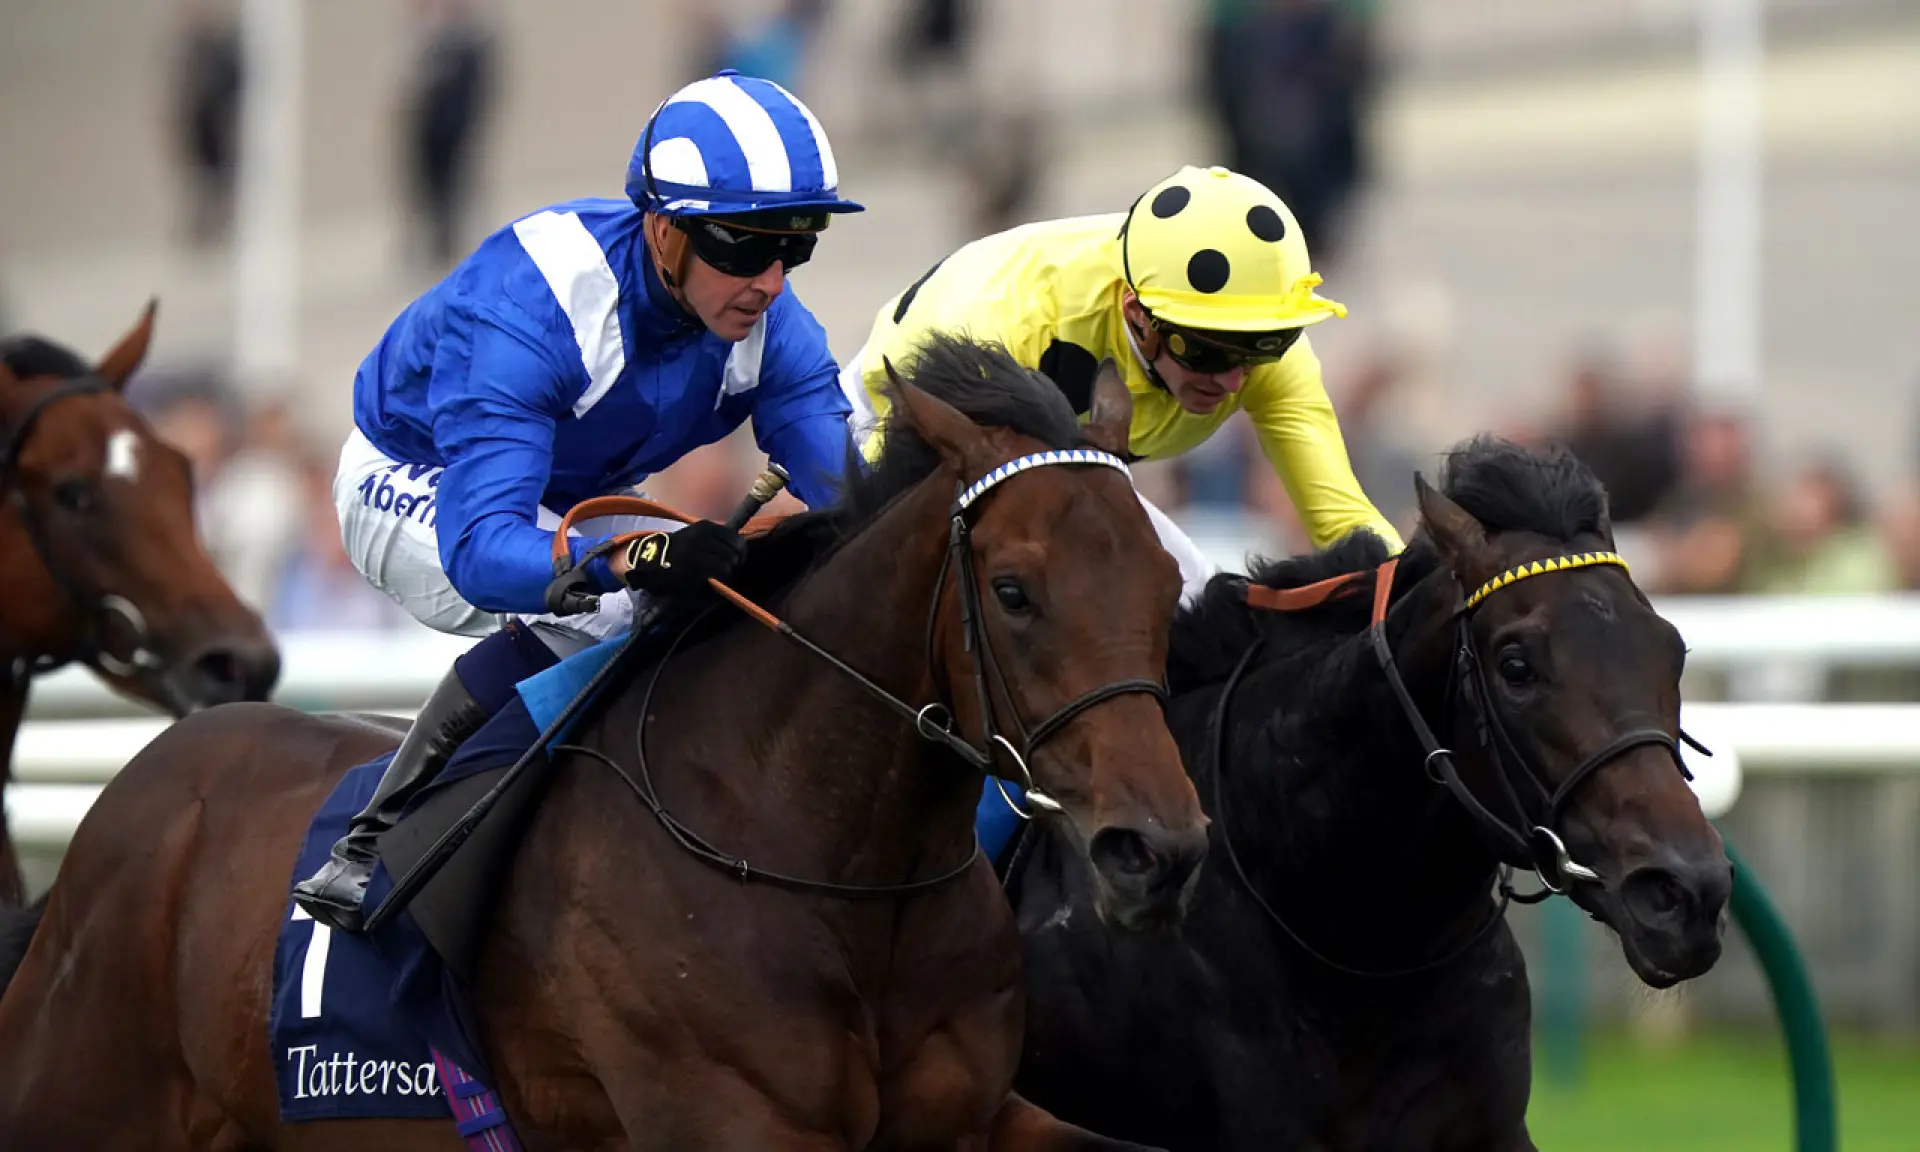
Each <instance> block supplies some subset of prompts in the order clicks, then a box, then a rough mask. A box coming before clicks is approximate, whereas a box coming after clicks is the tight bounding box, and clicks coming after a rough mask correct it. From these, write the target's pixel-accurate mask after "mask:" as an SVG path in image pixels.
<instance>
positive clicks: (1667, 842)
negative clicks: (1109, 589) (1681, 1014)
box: [1011, 440, 1732, 1152]
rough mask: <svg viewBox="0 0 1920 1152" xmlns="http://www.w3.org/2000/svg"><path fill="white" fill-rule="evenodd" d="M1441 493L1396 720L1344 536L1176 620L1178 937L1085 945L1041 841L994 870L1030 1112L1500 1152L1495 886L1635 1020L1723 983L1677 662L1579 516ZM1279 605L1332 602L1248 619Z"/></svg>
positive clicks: (1226, 580)
mask: <svg viewBox="0 0 1920 1152" xmlns="http://www.w3.org/2000/svg"><path fill="white" fill-rule="evenodd" d="M1448 467H1449V475H1448V478H1447V480H1446V482H1445V485H1444V487H1445V489H1446V493H1447V494H1445V495H1443V494H1441V493H1440V492H1436V491H1434V490H1433V489H1431V488H1429V487H1428V486H1427V485H1426V484H1425V483H1424V482H1422V483H1420V484H1419V489H1420V491H1419V497H1420V508H1421V514H1422V527H1421V531H1420V532H1419V533H1418V534H1417V535H1416V538H1415V539H1414V541H1413V542H1412V543H1411V545H1410V546H1409V548H1408V550H1407V552H1406V554H1405V555H1404V556H1403V558H1401V559H1400V560H1399V561H1398V563H1397V564H1396V565H1395V566H1394V569H1393V570H1392V571H1390V572H1389V574H1388V576H1387V579H1388V581H1389V582H1390V587H1391V601H1390V604H1391V606H1390V608H1387V609H1386V611H1385V629H1384V639H1385V647H1386V649H1387V651H1388V652H1389V653H1390V655H1391V660H1392V663H1393V666H1394V668H1395V669H1396V670H1397V674H1398V676H1399V677H1400V678H1401V681H1402V682H1403V683H1404V686H1405V688H1406V690H1407V693H1408V700H1407V702H1406V703H1405V704H1403V701H1402V699H1401V698H1400V696H1399V695H1398V694H1397V693H1396V690H1395V688H1394V686H1393V683H1392V682H1391V681H1390V679H1389V677H1388V675H1387V671H1386V668H1385V667H1384V662H1383V660H1382V658H1381V652H1380V650H1379V649H1377V648H1376V647H1375V644H1374V642H1373V638H1372V636H1371V634H1370V629H1369V624H1370V621H1371V620H1372V619H1373V618H1374V612H1375V604H1374V592H1375V586H1374V573H1376V572H1378V571H1380V566H1381V564H1382V562H1383V561H1385V560H1386V559H1387V555H1386V550H1385V549H1384V548H1383V547H1382V546H1381V544H1380V542H1379V541H1378V539H1376V538H1375V537H1373V536H1372V535H1371V534H1363V535H1360V536H1356V537H1354V538H1352V539H1349V540H1348V541H1346V542H1344V543H1342V544H1340V545H1337V546H1336V547H1334V548H1333V549H1331V550H1329V551H1327V552H1325V553H1323V554H1319V555H1313V556H1306V557H1302V558H1298V559H1293V560H1287V561H1283V562H1280V563H1273V564H1268V565H1264V566H1257V567H1256V568H1255V570H1254V573H1253V577H1252V580H1251V582H1249V581H1248V580H1247V579H1245V578H1241V577H1231V576H1221V577H1216V578H1215V579H1214V581H1213V582H1212V583H1211V584H1210V585H1209V587H1208V589H1207V591H1206V592H1205V594H1204V595H1203V596H1202V597H1201V598H1200V600H1199V601H1198V602H1197V603H1196V604H1195V605H1194V606H1193V607H1192V608H1191V609H1190V610H1187V611H1184V612H1183V613H1182V614H1181V616H1180V617H1179V619H1178V621H1177V623H1176V624H1175V628H1174V635H1173V642H1172V656H1171V659H1170V663H1169V672H1170V677H1171V680H1170V683H1171V687H1172V689H1173V691H1174V699H1173V702H1172V705H1171V707H1170V709H1169V723H1170V725H1171V726H1172V728H1173V731H1174V734H1175V738H1176V740H1178V742H1179V744H1180V748H1181V752H1182V754H1183V756H1184V758H1185V761H1186V764H1187V766H1188V768H1189V770H1190V771H1191V772H1192V774H1193V778H1194V780H1195V784H1196V786H1197V787H1198V790H1199V793H1200V796H1201V800H1202V803H1203V804H1204V806H1205V807H1206V810H1207V812H1208V814H1209V815H1210V816H1211V817H1212V819H1213V824H1212V826H1211V828H1210V834H1211V836H1212V838H1213V851H1212V855H1211V858H1210V860H1211V863H1210V865H1209V867H1208V868H1207V870H1206V874H1205V875H1204V876H1203V877H1202V879H1201V881H1200V883H1199V886H1198V888H1197V890H1196V892H1195V894H1194V899H1193V905H1192V908H1191V911H1190V913H1189V915H1188V918H1187V920H1186V921H1185V923H1184V924H1183V926H1182V929H1181V932H1180V933H1179V935H1178V936H1177V937H1166V936H1140V937H1123V936H1114V935H1109V934H1108V933H1106V932H1104V931H1102V930H1101V928H1100V927H1099V925H1098V923H1097V922H1096V919H1095V917H1093V916H1092V915H1091V914H1090V912H1091V909H1090V908H1089V905H1088V895H1089V890H1088V884H1087V879H1086V875H1085V871H1084V869H1083V868H1082V867H1081V865H1080V864H1079V863H1078V862H1076V861H1075V860H1073V859H1072V858H1071V857H1070V856H1069V855H1068V854H1066V853H1064V852H1062V851H1061V850H1060V848H1059V846H1058V845H1057V844H1055V843H1053V842H1052V838H1051V837H1047V836H1035V837H1030V845H1029V847H1030V848H1031V852H1030V854H1029V855H1024V856H1022V857H1019V858H1017V859H1016V860H1015V861H1014V864H1013V873H1012V877H1011V880H1012V883H1011V896H1012V898H1013V900H1014V902H1015V904H1016V907H1017V916H1018V920H1019V923H1020V929H1021V933H1022V936H1023V937H1024V941H1025V952H1026V957H1027V985H1028V1002H1029V1006H1028V1026H1027V1045H1026V1050H1025V1055H1024V1061H1023V1064H1022V1069H1021V1076H1020V1081H1019V1089H1020V1091H1021V1092H1022V1093H1023V1094H1024V1095H1026V1096H1027V1097H1028V1098H1030V1099H1032V1100H1033V1101H1035V1102H1036V1103H1038V1104H1040V1105H1041V1106H1043V1107H1046V1108H1048V1109H1050V1110H1052V1111H1053V1112H1054V1113H1055V1114H1057V1115H1059V1116H1060V1117H1062V1118H1063V1119H1068V1120H1072V1121H1074V1122H1075V1123H1079V1124H1085V1125H1088V1126H1089V1127H1093V1128H1096V1129H1098V1130H1100V1131H1102V1132H1107V1133H1109V1134H1112V1135H1116V1136H1125V1137H1128V1138H1130V1139H1134V1140H1142V1141H1146V1142H1149V1143H1157V1144H1165V1145H1168V1146H1170V1147H1173V1148H1176V1149H1195V1150H1198V1149H1210V1150H1234V1149H1248V1150H1252V1149H1260V1150H1262V1152H1266V1150H1268V1149H1281V1148H1284V1149H1289V1150H1302V1152H1306V1150H1314V1152H1348V1150H1351V1152H1359V1150H1361V1149H1366V1150H1369V1152H1381V1150H1393V1152H1451V1150H1461V1152H1465V1150H1468V1149H1472V1150H1474V1152H1519V1150H1522V1149H1530V1148H1532V1147H1533V1145H1532V1143H1531V1141H1530V1139H1529V1137H1528V1135H1527V1129H1526V1109H1527V1098H1528V1091H1529V1085H1530V1079H1531V1059H1530V1052H1529V1018H1530V1003H1529V997H1528V987H1527V976H1526V970H1525V966H1524V964H1523V960H1522V956H1521V953H1520V951H1519V949H1518V948H1517V947H1516V945H1515V943H1514V939H1513V936H1512V934H1511V932H1510V931H1509V930H1508V927H1507V924H1506V920H1505V917H1504V910H1505V904H1504V901H1502V900H1496V899H1495V897H1494V895H1493V892H1494V889H1495V883H1494V880H1495V874H1496V869H1497V868H1498V867H1499V866H1500V865H1501V864H1503V863H1504V864H1507V865H1511V866H1516V867H1520V868H1525V869H1532V868H1534V867H1535V866H1536V864H1538V865H1540V866H1541V868H1542V873H1543V875H1544V876H1545V877H1546V878H1548V879H1550V880H1552V881H1553V883H1555V884H1557V885H1559V886H1561V887H1564V888H1567V889H1569V894H1570V895H1571V897H1572V898H1573V899H1574V900H1575V901H1576V902H1577V903H1578V904H1579V905H1580V907H1582V908H1583V909H1586V910H1587V911H1588V912H1589V913H1591V914H1592V915H1594V916H1595V917H1596V918H1598V919H1600V920H1602V921H1604V922H1605V923H1607V924H1609V925H1611V926H1612V927H1613V929H1614V930H1615V931H1616V932H1617V933H1618V935H1619V938H1620V941H1621V946H1622V949H1623V951H1624V953H1625V955H1626V960H1627V963H1628V964H1629V965H1630V966H1631V967H1632V969H1633V971H1634V972H1635V973H1637V974H1638V975H1639V977H1640V978H1641V979H1642V980H1643V981H1645V982H1646V983H1647V984H1648V985H1650V986H1652V987H1656V988H1664V987H1666V986H1668V985H1671V984H1674V983H1676V982H1678V981H1681V980H1685V979H1688V978H1691V977H1694V976H1697V975H1699V974H1701V973H1703V972H1705V971H1706V970H1707V969H1709V968H1710V967H1712V965H1713V964H1714V962H1715V960H1716V959H1717V958H1718V957H1719V955H1720V946H1721V931H1722V928H1723V925H1724V915H1723V913H1724V910H1725V907H1726V902H1727V898H1728V895H1729V892H1730V888H1731V883H1732V879H1731V872H1730V868H1729V865H1728V861H1727V858H1726V856H1725V855H1724V853H1723V850H1722V845H1721V843H1720V839H1719V837H1718V835H1717V833H1716V832H1715V831H1714V829H1713V827H1712V826H1711V825H1710V824H1709V823H1708V822H1707V821H1706V819H1705V818H1704V817H1703V816H1702V814H1701V812H1700V807H1699V805H1698V803H1697V802H1696V801H1695V799H1694V796H1693V794H1692V792H1691V791H1690V790H1689V789H1688V787H1687V785H1686V783H1685V780H1684V779H1683V775H1682V771H1681V769H1680V768H1679V766H1678V765H1677V752H1676V750H1675V747H1674V741H1675V739H1676V738H1677V737H1678V736H1679V728H1678V723H1679V706H1680V691H1679V680H1680V672H1681V665H1682V662H1683V659H1684V651H1685V649H1684V648H1683V646H1682V643H1681V640H1680V637H1679V635H1678V634H1677V633H1676V632H1675V630H1674V629H1673V628H1672V627H1671V626H1670V625H1669V624H1668V623H1667V622H1666V621H1664V620H1663V619H1661V618H1660V617H1659V616H1658V615H1656V614H1655V613H1654V611H1653V609H1652V607H1651V606H1650V605H1649V604H1648V603H1647V601H1646V600H1645V599H1644V598H1643V597H1642V596H1641V594H1640V593H1639V591H1638V590H1637V589H1636V588H1635V586H1634V584H1633V582H1632V580H1631V579H1630V577H1629V575H1628V573H1627V572H1626V571H1625V569H1624V567H1623V566H1621V565H1619V564H1618V563H1616V562H1615V561H1614V560H1613V559H1611V558H1609V556H1608V555H1607V554H1608V553H1610V552H1611V549H1612V535H1611V531H1610V529H1609V526H1608V521H1607V513H1606V499H1605V495H1604V493H1603V492H1602V490H1601V488H1600V486H1599V485H1598V484H1597V483H1596V482H1595V481H1594V479H1593V477H1592V475H1591V474H1590V473H1588V472H1587V471H1586V469H1585V468H1583V467H1582V466H1580V465H1579V464H1578V463H1577V462H1576V461H1575V460H1574V459H1573V458H1572V457H1570V456H1566V455H1562V454H1554V455H1535V454H1532V453H1529V452H1526V451H1524V450H1522V449H1520V448H1517V447H1514V446H1512V445H1509V444H1505V443H1502V442H1498V441H1492V440H1482V441H1475V442H1471V443H1469V444H1467V445H1465V446H1464V447H1463V448H1462V449H1461V450H1459V451H1457V452H1456V453H1454V454H1453V455H1452V457H1451V459H1450V461H1449V466H1448ZM1570 556H1571V557H1574V558H1575V559H1574V560H1568V561H1561V562H1560V563H1557V564H1546V563H1542V564H1541V565H1540V566H1538V567H1537V568H1536V567H1535V566H1534V563H1535V562H1536V561H1543V562H1544V561H1548V560H1550V559H1556V558H1564V557H1570ZM1344 573H1361V574H1363V578H1362V579H1360V580H1358V581H1355V582H1353V583H1352V584H1351V585H1348V586H1342V585H1337V584H1322V583H1321V581H1323V580H1325V579H1327V578H1332V577H1338V576H1340V575H1341V574H1344ZM1302 587H1305V588H1309V589H1314V590H1316V591H1319V592H1325V591H1326V590H1328V589H1329V588H1334V587H1340V588H1341V594H1338V595H1334V596H1332V597H1331V598H1330V599H1328V600H1326V602H1324V603H1323V604H1321V605H1320V606H1318V607H1311V608H1302V607H1300V605H1299V603H1298V602H1299V601H1302V600H1310V599H1312V598H1313V597H1312V596H1309V595H1305V594H1296V595H1295V596H1294V597H1292V598H1291V599H1292V600H1293V601H1294V603H1289V604H1285V605H1278V604H1275V603H1274V602H1273V601H1275V600H1276V599H1288V598H1285V597H1274V596H1272V595H1271V590H1272V589H1295V588H1302ZM1483 588H1484V589H1486V591H1485V592H1484V593H1481V592H1480V590H1481V589H1483ZM1467 605H1470V607H1466V606H1467ZM1276 607H1286V608H1289V609H1291V610H1286V611H1280V610H1275V608H1276ZM1382 607H1385V605H1384V604H1383V605H1382ZM1409 708H1417V711H1418V715H1419V717H1420V718H1421V723H1422V724H1424V725H1427V726H1428V727H1429V728H1430V730H1431V733H1432V734H1434V735H1435V737H1436V742H1437V743H1438V744H1439V745H1443V746H1444V747H1445V748H1448V749H1452V750H1453V751H1452V754H1451V755H1446V754H1441V753H1434V752H1433V751H1431V746H1430V745H1429V743H1428V742H1427V741H1425V740H1423V738H1422V737H1421V735H1419V734H1418V733H1417V732H1416V728H1415V726H1414V724H1413V723H1412V721H1411V719H1410V717H1409V715H1408V709H1409ZM1456 763H1457V765H1458V767H1457V770H1456V769H1455V767H1454V765H1455V764H1456ZM1450 773H1452V774H1453V775H1452V776H1451V777H1450V775H1449V774H1450ZM1449 779H1452V780H1453V781H1454V782H1455V783H1457V785H1458V788H1459V792H1458V793H1456V792H1455V790H1454V789H1453V788H1450V787H1448V786H1445V785H1444V782H1447V781H1449ZM1475 805H1477V806H1480V807H1482V808H1483V809H1484V810H1485V815H1486V819H1485V820H1482V819H1480V818H1477V817H1476V816H1474V815H1473V814H1471V811H1470V809H1471V808H1472V807H1473V806H1475ZM1539 829H1545V830H1546V831H1545V832H1542V831H1540V830H1539ZM1513 833H1518V834H1519V835H1518V836H1517V837H1516V836H1514V835H1513ZM1548 833H1550V835H1549V834H1548ZM1563 849H1564V851H1563ZM1536 853H1537V854H1536ZM1588 877H1591V878H1588Z"/></svg>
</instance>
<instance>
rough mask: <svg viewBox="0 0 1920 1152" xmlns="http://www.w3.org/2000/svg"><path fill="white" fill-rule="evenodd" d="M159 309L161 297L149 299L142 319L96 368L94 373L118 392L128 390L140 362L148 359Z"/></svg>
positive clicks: (121, 338)
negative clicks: (154, 318) (129, 381)
mask: <svg viewBox="0 0 1920 1152" xmlns="http://www.w3.org/2000/svg"><path fill="white" fill-rule="evenodd" d="M159 307H160V298H159V297H157V296H155V297H153V298H151V299H149V300H148V301H147V308H146V311H144V312H142V313H140V319H139V320H137V321H136V322H135V323H134V325H133V327H132V328H131V329H130V330H129V331H128V332H127V334H126V335H125V336H122V337H120V343H118V344H115V345H114V346H113V351H111V352H108V353H107V354H106V355H105V356H104V357H102V358H101V360H100V364H99V366H98V367H96V368H94V373H95V374H96V375H98V376H99V377H100V378H101V379H102V380H105V381H106V382H107V383H109V384H111V385H113V386H114V388H115V389H116V390H124V389H125V388H126V386H127V381H128V380H130V379H132V378H133V373H134V370H135V369H137V368H139V367H140V362H141V361H142V360H145V359H146V358H147V345H148V344H149V343H150V342H151V341H152V340H153V314H154V312H155V311H156V310H157V309H158V308H159Z"/></svg>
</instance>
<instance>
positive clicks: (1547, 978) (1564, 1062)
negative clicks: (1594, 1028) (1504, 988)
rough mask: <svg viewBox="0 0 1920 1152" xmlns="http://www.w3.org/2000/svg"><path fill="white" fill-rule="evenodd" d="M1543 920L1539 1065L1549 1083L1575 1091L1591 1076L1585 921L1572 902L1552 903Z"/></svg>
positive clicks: (1546, 906) (1545, 908)
mask: <svg viewBox="0 0 1920 1152" xmlns="http://www.w3.org/2000/svg"><path fill="white" fill-rule="evenodd" d="M1540 914H1541V915H1540V953H1541V955H1540V958H1541V960H1542V961H1543V963H1542V964H1541V966H1540V972H1539V974H1538V982H1537V984H1536V985H1535V986H1536V987H1537V988H1538V989H1539V993H1540V995H1539V1034H1540V1058H1541V1059H1540V1062H1541V1064H1542V1065H1543V1068H1544V1071H1545V1072H1546V1074H1547V1079H1548V1080H1550V1081H1552V1082H1553V1083H1554V1084H1557V1085H1559V1086H1560V1087H1562V1088H1573V1087H1576V1086H1578V1085H1579V1083H1580V1081H1581V1080H1582V1079H1583V1078H1584V1073H1585V1071H1586V1059H1585V1056H1586V1030H1587V954H1586V950H1585V949H1584V948H1583V947H1582V944H1583V943H1584V941H1583V940H1582V938H1581V937H1582V934H1583V932H1584V930H1585V926H1586V925H1585V920H1586V918H1585V916H1584V915H1583V914H1582V913H1581V911H1580V909H1579V908H1577V907H1575V906H1574V903H1573V901H1571V900H1549V901H1547V902H1546V903H1545V904H1544V905H1542V906H1541V908H1540Z"/></svg>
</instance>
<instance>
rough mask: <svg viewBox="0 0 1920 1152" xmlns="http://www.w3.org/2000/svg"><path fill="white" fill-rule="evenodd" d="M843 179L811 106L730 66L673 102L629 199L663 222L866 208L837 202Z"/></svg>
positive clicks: (638, 154)
mask: <svg viewBox="0 0 1920 1152" xmlns="http://www.w3.org/2000/svg"><path fill="white" fill-rule="evenodd" d="M839 181H840V173H839V170H838V169H837V168H836V167H835V165H834V162H833V146H832V145H830V144H828V143H827V134H826V132H825V131H824V130H823V129H821V127H820V122H819V121H818V120H815V119H814V118H813V113H812V112H810V111H808V110H807V106H806V105H805V104H802V103H800V101H799V100H798V99H796V98H795V97H794V96H793V94H792V93H790V92H788V91H787V90H786V89H785V88H782V87H780V85H778V84H775V83H774V82H773V81H771V80H762V79H759V78H758V77H754V76H742V75H740V74H739V73H738V72H735V71H734V70H733V69H731V68H726V69H722V70H721V71H720V72H718V73H716V74H715V75H712V76H709V77H707V78H706V79H705V80H696V81H694V82H693V83H692V84H689V85H687V86H686V87H685V88H682V89H680V91H678V92H675V93H674V94H673V95H671V96H669V97H667V100H666V103H664V104H662V105H660V107H659V108H658V109H657V110H655V112H654V114H653V117H652V118H651V119H650V120H648V121H647V128H646V131H645V132H643V133H641V135H640V143H639V144H638V145H637V146H636V147H635V148H634V150H633V159H632V160H631V161H629V162H628V164H627V198H628V199H630V200H632V201H633V202H634V203H635V204H637V205H639V206H640V207H642V208H645V209H647V210H648V211H650V212H658V213H661V214H662V215H666V216H713V215H734V214H738V213H742V212H762V211H766V210H768V209H772V208H795V209H807V210H810V211H813V212H862V211H865V208H864V206H863V205H860V204H855V203H854V202H853V201H851V200H842V199H841V198H840V195H839V191H838V186H839Z"/></svg>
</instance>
